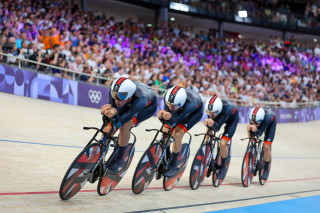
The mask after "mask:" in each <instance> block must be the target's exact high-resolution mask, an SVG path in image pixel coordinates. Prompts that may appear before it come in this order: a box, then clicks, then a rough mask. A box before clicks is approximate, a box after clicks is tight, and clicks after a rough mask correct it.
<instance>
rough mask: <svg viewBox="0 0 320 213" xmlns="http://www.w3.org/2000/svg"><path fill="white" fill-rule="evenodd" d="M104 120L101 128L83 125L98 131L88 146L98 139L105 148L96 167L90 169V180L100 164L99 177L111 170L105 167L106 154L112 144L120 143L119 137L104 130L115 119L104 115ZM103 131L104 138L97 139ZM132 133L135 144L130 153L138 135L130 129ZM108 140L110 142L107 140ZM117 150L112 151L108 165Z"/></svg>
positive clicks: (102, 147)
mask: <svg viewBox="0 0 320 213" xmlns="http://www.w3.org/2000/svg"><path fill="white" fill-rule="evenodd" d="M102 121H103V124H102V126H101V128H100V129H98V128H96V127H83V129H84V130H90V129H95V130H96V133H95V134H94V135H93V137H92V138H91V140H90V141H89V142H88V144H87V145H86V147H87V146H88V145H89V144H91V143H92V142H94V141H96V142H98V143H99V144H100V145H101V149H102V150H103V151H102V154H101V155H100V157H99V159H98V161H97V163H96V164H95V165H94V167H93V168H92V169H91V170H90V172H89V173H88V174H91V176H90V178H89V182H92V178H93V172H94V171H95V170H96V169H97V167H98V166H99V175H98V176H99V177H102V176H104V175H105V174H106V173H107V172H110V170H108V169H107V168H104V167H103V162H104V161H105V156H106V154H107V152H108V150H109V147H110V146H112V147H116V146H117V145H118V140H117V137H113V136H111V135H110V134H109V133H106V132H104V131H103V129H104V127H105V126H106V125H107V124H108V123H110V122H111V123H112V121H113V119H110V118H108V117H106V116H103V117H102ZM99 132H101V133H102V135H103V138H102V140H101V139H100V140H97V139H96V137H97V135H98V133H99ZM130 134H131V135H133V137H134V142H133V146H132V147H131V149H130V153H131V151H132V149H133V147H134V144H135V142H136V136H135V135H134V134H133V133H132V132H131V131H130ZM107 140H108V142H107ZM111 143H113V144H111ZM115 154H116V152H114V153H112V155H111V156H110V158H109V159H108V161H107V162H106V165H108V164H109V162H110V161H111V160H112V159H113V158H114V156H115Z"/></svg>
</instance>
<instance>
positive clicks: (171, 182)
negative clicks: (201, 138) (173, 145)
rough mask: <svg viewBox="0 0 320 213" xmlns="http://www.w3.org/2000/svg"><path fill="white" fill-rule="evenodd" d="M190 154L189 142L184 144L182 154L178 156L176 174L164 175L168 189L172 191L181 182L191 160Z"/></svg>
mask: <svg viewBox="0 0 320 213" xmlns="http://www.w3.org/2000/svg"><path fill="white" fill-rule="evenodd" d="M189 155H190V148H189V144H186V143H185V144H182V148H181V151H180V154H179V156H178V162H177V165H178V166H177V171H176V173H175V175H174V176H172V177H164V178H163V188H164V190H166V191H170V190H171V189H173V187H175V185H176V184H177V183H178V182H179V180H180V178H181V177H182V175H183V172H184V170H185V169H186V167H187V163H188V160H189Z"/></svg>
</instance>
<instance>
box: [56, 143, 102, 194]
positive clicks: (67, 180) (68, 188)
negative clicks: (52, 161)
mask: <svg viewBox="0 0 320 213" xmlns="http://www.w3.org/2000/svg"><path fill="white" fill-rule="evenodd" d="M100 155H101V148H100V145H99V144H98V143H92V144H90V145H88V146H87V147H85V148H84V149H83V150H82V152H80V154H79V155H78V156H77V157H76V158H75V159H74V161H73V163H72V164H71V166H70V167H69V169H68V170H67V172H66V174H65V176H64V177H63V179H62V182H61V185H60V190H59V196H60V198H61V199H62V200H68V199H70V198H72V197H73V196H74V195H75V194H77V193H78V192H79V191H80V189H81V188H82V187H83V186H84V185H85V184H86V182H87V181H88V179H89V178H90V176H91V175H92V173H90V172H91V170H92V169H93V168H94V166H95V165H96V163H97V161H98V160H99V158H100Z"/></svg>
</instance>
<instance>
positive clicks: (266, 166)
mask: <svg viewBox="0 0 320 213" xmlns="http://www.w3.org/2000/svg"><path fill="white" fill-rule="evenodd" d="M269 165H270V161H269V162H266V161H265V162H264V170H269Z"/></svg>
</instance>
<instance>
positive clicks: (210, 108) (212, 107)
mask: <svg viewBox="0 0 320 213" xmlns="http://www.w3.org/2000/svg"><path fill="white" fill-rule="evenodd" d="M205 110H206V113H207V114H209V113H210V112H213V113H214V114H216V115H218V114H219V113H220V112H221V111H222V101H221V99H220V98H218V97H217V96H212V97H211V98H209V99H208V100H207V101H206V105H205Z"/></svg>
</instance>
